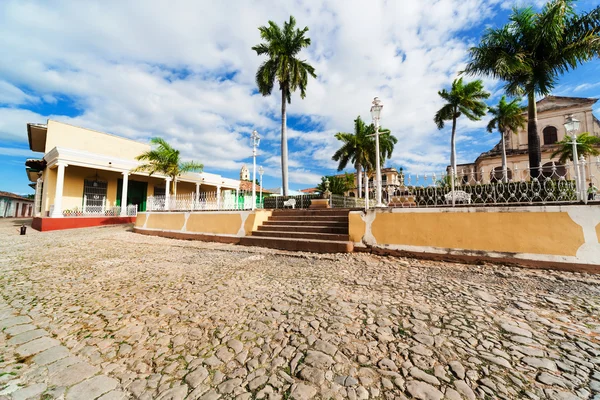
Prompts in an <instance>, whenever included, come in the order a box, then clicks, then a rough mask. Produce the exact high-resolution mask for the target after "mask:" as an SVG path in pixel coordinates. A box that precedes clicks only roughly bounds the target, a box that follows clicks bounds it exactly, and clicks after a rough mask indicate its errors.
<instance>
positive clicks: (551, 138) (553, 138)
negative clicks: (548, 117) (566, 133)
mask: <svg viewBox="0 0 600 400" xmlns="http://www.w3.org/2000/svg"><path fill="white" fill-rule="evenodd" d="M556 142H558V132H557V130H556V128H555V127H553V126H547V127H545V128H544V144H554V143H556Z"/></svg>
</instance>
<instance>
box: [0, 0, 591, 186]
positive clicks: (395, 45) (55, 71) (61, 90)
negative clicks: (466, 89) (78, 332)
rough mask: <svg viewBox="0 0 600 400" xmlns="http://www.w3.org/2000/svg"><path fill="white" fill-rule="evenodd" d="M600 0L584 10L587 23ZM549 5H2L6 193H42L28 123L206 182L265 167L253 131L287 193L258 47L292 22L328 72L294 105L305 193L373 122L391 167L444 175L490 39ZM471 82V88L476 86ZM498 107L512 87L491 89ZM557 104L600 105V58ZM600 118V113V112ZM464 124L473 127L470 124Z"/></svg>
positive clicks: (456, 1)
mask: <svg viewBox="0 0 600 400" xmlns="http://www.w3.org/2000/svg"><path fill="white" fill-rule="evenodd" d="M597 1H598V0H580V1H578V2H576V3H575V4H576V7H577V11H578V12H581V11H585V10H589V9H591V8H592V7H593V6H596V5H597ZM543 4H544V1H540V0H530V1H523V0H431V1H403V0H396V1H394V0H373V1H363V0H333V1H331V0H294V1H275V0H273V1H267V0H253V1H247V0H230V1H227V2H219V1H216V2H207V1H204V2H198V1H192V0H187V1H184V0H172V1H168V2H165V1H162V0H130V1H122V0H102V1H96V0H88V1H85V2H83V1H78V0H60V1H59V0H56V1H55V0H45V1H35V0H2V1H0V37H1V38H2V40H0V54H2V57H0V190H3V191H10V192H14V193H19V194H28V193H33V190H32V189H31V188H29V187H28V184H29V182H28V180H27V176H26V174H25V167H24V162H25V160H26V159H27V158H41V157H42V156H43V154H41V153H34V152H31V151H30V150H29V147H28V143H27V130H26V124H27V123H29V122H35V123H45V122H46V121H47V119H49V118H50V119H54V120H58V121H62V122H66V123H70V124H73V125H77V126H82V127H86V128H91V129H95V130H99V131H103V132H108V133H112V134H116V135H120V136H124V137H128V138H131V139H135V140H139V141H142V142H148V141H149V139H150V138H151V137H155V136H160V137H163V138H165V139H166V140H167V141H168V142H169V143H171V144H172V145H173V146H174V147H176V148H178V149H180V150H181V153H182V157H183V158H184V159H186V160H194V161H198V162H201V163H203V164H204V166H205V171H207V172H211V173H218V174H221V175H223V176H224V177H228V178H239V170H240V168H241V167H242V165H243V164H244V163H246V164H248V165H251V164H252V158H251V155H252V148H251V142H250V134H251V132H252V130H254V129H256V130H257V131H258V132H259V134H260V135H261V137H262V141H261V143H260V147H259V151H258V158H257V164H258V165H262V166H263V168H264V170H265V174H264V185H263V186H265V187H267V188H273V187H279V186H280V185H281V167H280V160H281V159H280V123H281V122H280V118H281V114H280V110H281V109H280V107H281V95H280V92H278V91H276V90H274V92H273V94H272V95H271V96H269V97H263V96H262V95H261V94H260V93H258V90H257V88H256V84H255V80H254V75H255V72H256V70H257V68H258V66H259V65H260V63H261V62H262V61H263V60H264V58H261V57H258V56H257V55H256V53H255V52H254V51H253V50H252V49H251V47H252V46H254V45H256V44H258V43H260V41H261V40H260V36H259V31H258V27H259V26H261V25H266V24H267V22H268V21H269V20H273V21H275V22H277V23H278V24H280V25H282V24H283V22H284V21H286V20H287V19H288V18H289V16H290V15H293V16H294V17H295V18H296V20H297V24H298V26H299V27H304V26H308V27H309V32H308V34H307V35H308V37H310V38H311V41H312V44H311V46H310V47H309V48H308V49H306V50H303V51H302V53H300V58H302V59H305V60H307V61H308V62H309V63H310V64H312V65H313V66H314V67H315V71H316V73H317V75H318V76H317V78H316V79H310V80H309V83H308V87H307V96H306V98H305V99H300V96H299V95H298V94H295V95H294V96H293V97H292V103H291V104H290V105H288V108H287V110H288V128H289V131H288V135H289V176H290V188H291V189H295V190H297V189H302V188H307V187H313V186H315V185H316V184H317V183H318V182H320V177H321V176H323V175H331V174H334V173H336V169H337V164H336V163H335V162H334V161H332V160H331V156H332V155H333V153H334V152H335V150H336V149H337V148H338V147H339V143H337V140H336V139H335V138H334V134H335V133H336V132H340V131H341V132H351V131H352V129H353V120H354V119H355V118H356V117H357V116H359V115H360V116H361V117H362V118H363V120H365V121H367V122H371V116H370V112H369V109H370V106H371V101H372V100H373V98H374V97H375V96H378V97H379V98H380V99H381V101H382V103H383V105H384V107H383V110H382V114H381V125H382V126H383V127H385V128H387V129H390V130H391V131H392V134H394V135H395V136H396V137H397V139H398V143H397V144H396V148H395V150H394V153H393V156H392V158H391V159H390V160H388V161H387V162H386V166H387V167H396V168H399V167H403V168H404V170H405V171H407V172H408V173H410V174H412V175H415V174H421V175H423V174H425V173H429V174H431V173H440V172H442V171H444V169H445V166H446V165H447V164H448V163H449V158H450V125H447V127H446V128H445V129H443V130H441V131H440V130H438V129H437V128H436V126H435V124H434V122H433V116H434V114H435V112H436V111H437V110H438V109H439V108H440V107H441V106H442V104H443V103H442V100H441V99H440V98H439V96H438V94H437V92H438V90H440V89H442V88H449V87H450V85H451V82H452V80H453V79H454V78H455V77H456V76H457V73H458V72H459V71H460V70H461V69H462V68H463V67H464V66H465V64H466V62H467V56H468V49H469V48H470V47H471V46H474V45H476V44H477V43H478V40H479V38H480V37H481V35H482V33H483V32H484V30H485V29H486V28H488V27H499V26H502V25H504V24H505V23H506V22H507V18H508V15H509V13H510V9H511V7H513V6H523V5H533V6H535V7H539V6H541V5H543ZM469 79H470V78H469ZM483 80H484V83H485V86H486V89H487V90H488V91H490V92H491V93H492V97H491V98H490V99H489V101H488V104H490V105H493V104H494V103H496V102H497V101H498V100H499V97H500V96H501V95H502V85H501V83H500V82H496V81H493V80H491V79H487V78H484V79H483ZM553 94H555V95H562V96H578V97H600V61H599V60H594V61H591V62H589V63H586V64H584V65H583V66H581V67H580V68H578V69H577V70H575V71H573V72H570V73H568V74H566V75H564V76H563V77H562V78H561V80H560V82H559V85H558V86H557V87H556V88H555V90H554V92H553ZM594 112H595V114H596V115H597V116H600V102H599V103H598V104H597V105H596V106H595V110H594ZM463 119H464V118H463ZM486 125H487V118H485V119H483V120H482V121H479V122H470V121H466V120H459V123H458V134H457V152H458V163H466V162H471V161H473V160H474V159H475V158H476V157H477V155H479V153H481V152H483V151H486V150H489V149H490V148H491V147H492V146H493V145H494V144H496V143H497V142H498V140H499V135H498V134H497V133H493V134H489V133H487V132H486V131H485V126H486Z"/></svg>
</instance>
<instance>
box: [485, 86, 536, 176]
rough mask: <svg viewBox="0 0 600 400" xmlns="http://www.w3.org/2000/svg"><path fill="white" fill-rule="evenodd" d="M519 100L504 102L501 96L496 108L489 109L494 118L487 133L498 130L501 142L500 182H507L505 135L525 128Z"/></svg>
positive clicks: (504, 97)
mask: <svg viewBox="0 0 600 400" xmlns="http://www.w3.org/2000/svg"><path fill="white" fill-rule="evenodd" d="M520 103H521V99H520V98H517V99H513V100H512V101H511V102H507V101H506V96H502V98H501V99H500V102H499V103H498V105H497V106H496V107H490V109H489V113H490V114H492V115H493V116H494V118H492V120H491V121H490V122H489V124H488V126H487V130H488V132H490V133H491V132H493V130H494V129H496V128H498V132H500V136H501V138H502V139H501V140H502V181H503V182H505V183H506V182H508V174H507V172H508V171H507V169H506V143H505V142H506V140H505V138H506V134H507V133H508V132H513V133H515V134H516V133H517V132H518V131H519V129H521V128H524V127H525V122H527V119H526V118H525V116H524V115H523V111H524V110H523V107H521V106H520Z"/></svg>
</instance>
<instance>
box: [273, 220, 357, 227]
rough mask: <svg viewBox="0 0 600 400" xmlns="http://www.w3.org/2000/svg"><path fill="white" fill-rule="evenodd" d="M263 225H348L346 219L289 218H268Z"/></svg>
mask: <svg viewBox="0 0 600 400" xmlns="http://www.w3.org/2000/svg"><path fill="white" fill-rule="evenodd" d="M263 225H265V226H280V225H286V226H330V227H345V226H348V221H325V220H319V221H296V220H291V219H285V220H276V221H271V220H270V219H269V220H267V221H265V222H263Z"/></svg>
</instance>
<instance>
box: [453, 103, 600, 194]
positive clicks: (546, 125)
mask: <svg viewBox="0 0 600 400" xmlns="http://www.w3.org/2000/svg"><path fill="white" fill-rule="evenodd" d="M597 101H598V99H592V98H583V97H559V96H547V97H545V98H543V99H542V100H540V101H538V102H537V111H538V132H539V135H540V146H541V153H542V163H541V165H542V173H543V174H544V176H548V177H552V178H557V177H558V176H564V177H565V178H567V179H573V178H572V176H573V175H574V170H573V168H572V165H571V166H565V165H560V164H559V162H558V157H557V158H554V159H553V158H552V157H551V155H552V152H553V151H555V150H556V147H557V146H556V143H557V142H559V141H561V140H562V139H564V137H565V135H566V134H567V132H566V130H565V127H564V123H565V121H566V118H567V117H568V116H569V115H572V116H573V117H574V118H575V119H577V120H579V121H580V127H579V131H578V132H575V134H576V135H578V134H580V133H582V132H589V133H590V134H592V135H595V136H600V121H599V120H598V118H596V116H594V114H593V112H592V107H593V105H594V104H595V103H596V102H597ZM505 142H506V159H507V176H508V178H509V179H512V180H513V181H515V180H528V179H529V155H528V151H527V143H528V141H527V127H525V128H523V129H520V130H519V131H518V132H516V133H513V132H506V133H505ZM585 161H586V165H585V172H586V174H585V175H586V182H587V183H586V186H587V184H589V183H590V182H594V184H596V186H597V182H598V178H600V162H598V159H597V158H596V157H587V158H586V160H585ZM553 164H554V165H553ZM553 168H554V173H553ZM456 169H457V170H456V174H457V176H458V178H459V179H462V180H463V182H464V183H471V182H475V181H479V182H481V183H489V182H490V181H494V180H496V181H498V180H501V179H502V147H501V143H498V144H497V145H496V146H494V148H492V149H491V150H490V151H487V152H485V153H481V154H480V155H479V157H477V159H476V160H475V161H474V162H473V163H468V164H459V165H457V167H456ZM448 171H450V167H448Z"/></svg>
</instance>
